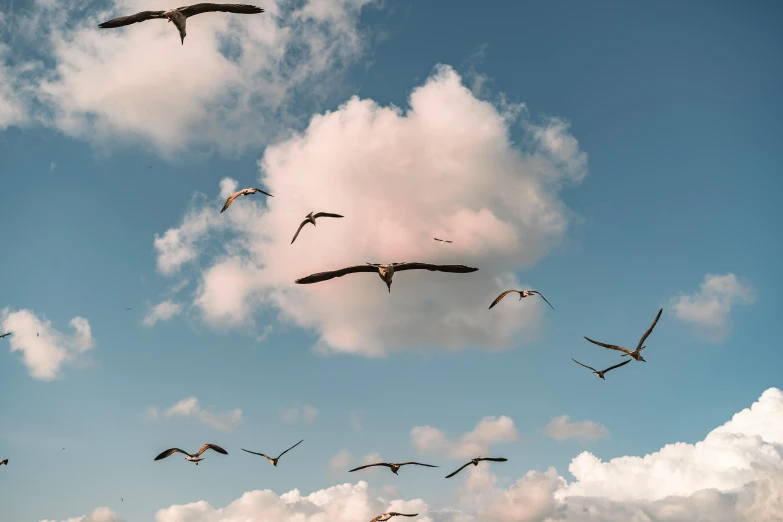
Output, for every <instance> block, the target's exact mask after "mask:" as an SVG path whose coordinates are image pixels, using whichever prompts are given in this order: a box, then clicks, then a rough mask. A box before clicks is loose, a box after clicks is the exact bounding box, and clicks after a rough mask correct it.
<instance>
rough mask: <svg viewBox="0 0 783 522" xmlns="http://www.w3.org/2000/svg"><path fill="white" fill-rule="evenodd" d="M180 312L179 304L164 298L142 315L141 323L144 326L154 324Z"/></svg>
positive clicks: (180, 306)
mask: <svg viewBox="0 0 783 522" xmlns="http://www.w3.org/2000/svg"><path fill="white" fill-rule="evenodd" d="M180 313H182V305H181V304H179V303H175V302H174V301H171V300H166V301H163V302H161V303H158V304H156V305H155V306H153V307H152V308H151V309H150V310H149V311H148V312H147V315H145V316H144V320H143V321H142V323H143V324H144V325H145V326H154V325H155V323H157V322H158V321H168V320H169V319H171V318H172V317H174V316H175V315H179V314H180Z"/></svg>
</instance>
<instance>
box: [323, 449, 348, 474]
mask: <svg viewBox="0 0 783 522" xmlns="http://www.w3.org/2000/svg"><path fill="white" fill-rule="evenodd" d="M352 459H353V457H351V452H350V451H348V450H347V449H341V450H340V451H338V452H337V454H336V455H335V456H334V457H332V458H331V459H329V471H331V472H332V473H344V472H346V471H347V470H348V464H350V463H351V460H352Z"/></svg>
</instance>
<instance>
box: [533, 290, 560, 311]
mask: <svg viewBox="0 0 783 522" xmlns="http://www.w3.org/2000/svg"><path fill="white" fill-rule="evenodd" d="M530 293H531V294H538V295H540V296H541V299H543V300H544V301H546V304H548V305H549V307H550V308H551V309H552V310H554V309H555V307H554V306H552V303H550V302H549V301H547V298H546V297H544V294H542V293H541V292H538V291H537V290H530Z"/></svg>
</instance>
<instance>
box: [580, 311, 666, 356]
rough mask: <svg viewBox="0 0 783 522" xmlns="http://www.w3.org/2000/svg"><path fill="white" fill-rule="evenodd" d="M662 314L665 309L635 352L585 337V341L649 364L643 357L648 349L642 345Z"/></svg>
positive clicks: (645, 333) (656, 317)
mask: <svg viewBox="0 0 783 522" xmlns="http://www.w3.org/2000/svg"><path fill="white" fill-rule="evenodd" d="M662 312H663V308H661V309H660V310H658V315H656V316H655V320H654V321H653V322H652V324H651V325H650V328H648V329H647V331H646V332H644V335H643V336H642V338H641V339H640V340H639V344H637V345H636V350H634V351H631V350H629V349H627V348H623V347H622V346H616V345H614V344H604V343H599V342H598V341H593V340H592V339H590V338H589V337H585V339H587V340H588V341H590V342H591V343H593V344H597V345H598V346H603V347H604V348H609V349H610V350H617V351H620V352H624V353H623V355H621V357H626V356H631V359H633V360H634V361H642V362H647V361H645V360H644V357H642V350H644V349H645V348H647V347H646V346H642V344H644V341H646V340H647V337H648V336H649V335H650V334H651V333H652V331H653V328H655V324H656V323H657V322H658V319H660V318H661V313H662Z"/></svg>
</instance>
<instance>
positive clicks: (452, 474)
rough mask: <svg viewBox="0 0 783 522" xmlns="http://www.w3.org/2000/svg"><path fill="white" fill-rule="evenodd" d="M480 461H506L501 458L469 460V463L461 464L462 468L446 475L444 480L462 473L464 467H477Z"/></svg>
mask: <svg viewBox="0 0 783 522" xmlns="http://www.w3.org/2000/svg"><path fill="white" fill-rule="evenodd" d="M482 460H489V461H491V462H506V461H507V460H508V459H504V458H503V457H479V458H477V459H470V462H468V463H467V464H463V465H462V467H460V468H459V469H458V470H457V471H455V472H454V473H450V474H448V475H446V478H451V477H453V476H454V475H456V474H457V473H459V472H460V471H462V470H463V469H465V468H466V467H468V466H470V465H471V464H473V465H474V466H478V463H479V462H481V461H482Z"/></svg>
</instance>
